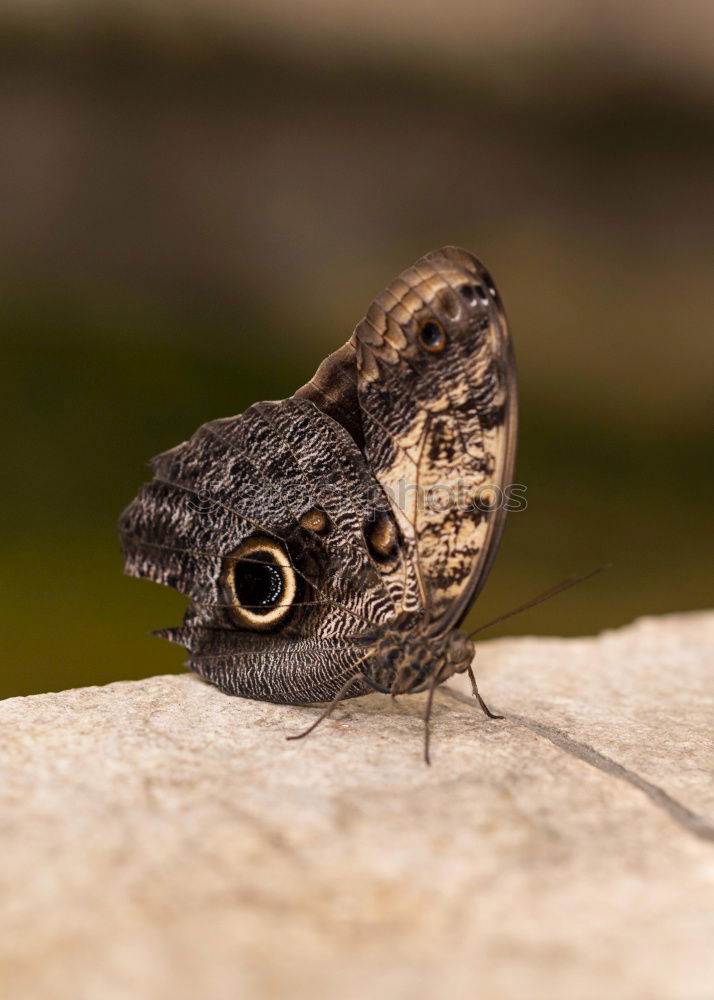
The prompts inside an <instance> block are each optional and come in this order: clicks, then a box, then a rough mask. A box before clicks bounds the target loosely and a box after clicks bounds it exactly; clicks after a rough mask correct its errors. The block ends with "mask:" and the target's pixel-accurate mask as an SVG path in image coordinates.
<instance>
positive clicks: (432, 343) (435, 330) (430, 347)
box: [419, 319, 446, 354]
mask: <svg viewBox="0 0 714 1000" xmlns="http://www.w3.org/2000/svg"><path fill="white" fill-rule="evenodd" d="M419 343H420V344H421V346H422V347H423V348H424V350H425V351H431V352H432V353H433V354H438V353H439V351H443V350H444V348H445V347H446V334H445V333H444V329H443V327H442V326H441V324H440V323H437V322H436V320H435V319H428V320H427V321H426V323H424V325H423V326H422V328H421V330H420V331H419Z"/></svg>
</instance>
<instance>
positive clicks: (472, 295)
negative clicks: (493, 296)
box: [459, 285, 488, 306]
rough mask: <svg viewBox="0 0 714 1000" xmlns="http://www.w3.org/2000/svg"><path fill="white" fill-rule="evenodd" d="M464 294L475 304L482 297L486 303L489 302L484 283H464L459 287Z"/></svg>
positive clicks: (469, 301)
mask: <svg viewBox="0 0 714 1000" xmlns="http://www.w3.org/2000/svg"><path fill="white" fill-rule="evenodd" d="M459 291H460V292H461V294H462V296H463V297H464V298H465V299H466V301H467V302H468V303H469V304H470V305H472V306H473V305H475V304H476V303H477V302H478V300H479V299H480V300H481V302H483V303H484V304H488V296H487V295H486V292H485V291H484V288H483V285H462V286H461V288H460V289H459Z"/></svg>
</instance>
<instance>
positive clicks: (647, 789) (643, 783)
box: [440, 687, 714, 842]
mask: <svg viewBox="0 0 714 1000" xmlns="http://www.w3.org/2000/svg"><path fill="white" fill-rule="evenodd" d="M440 693H442V694H446V695H448V696H449V697H450V698H454V699H455V700H456V701H460V702H462V703H463V704H464V705H469V706H470V707H471V708H475V707H476V706H475V704H474V701H473V698H472V697H470V696H469V695H465V694H462V693H461V692H460V691H454V690H453V689H451V688H448V687H442V688H441V689H440ZM499 714H501V715H503V716H504V717H505V718H506V719H508V720H509V721H510V722H515V723H516V725H519V726H523V727H524V729H529V730H530V731H531V732H533V733H535V734H536V735H537V736H542V737H543V738H544V739H546V740H548V741H549V742H550V743H552V744H553V745H554V746H557V747H559V748H560V749H561V750H564V751H565V752H566V753H569V754H570V755H571V756H573V757H577V758H578V760H582V761H583V762H584V763H586V764H590V766H591V767H595V768H597V769H598V770H599V771H602V772H603V773H605V774H609V775H610V776H611V777H613V778H617V780H618V781H624V782H625V783H626V784H628V785H632V787H633V788H637V789H638V790H639V791H640V792H643V793H644V794H645V795H646V796H647V798H648V799H649V800H650V802H652V803H653V804H654V805H655V806H656V807H657V808H658V809H661V810H662V811H663V812H666V813H667V815H668V816H669V817H670V818H671V819H673V820H674V821H675V823H677V824H678V825H679V826H680V827H681V828H682V829H683V830H685V831H686V832H687V833H690V834H692V835H693V836H695V837H697V838H698V839H699V840H706V841H711V842H714V823H712V822H711V821H710V820H708V819H707V818H706V816H701V815H700V814H699V813H695V812H693V811H692V810H691V809H688V808H687V807H686V806H684V805H682V803H681V802H678V801H677V799H674V798H672V796H671V795H668V794H667V792H665V791H664V789H663V788H660V787H659V785H654V784H652V782H651V781H647V779H646V778H643V777H641V775H639V774H637V773H636V772H635V771H630V770H628V768H626V767H623V765H622V764H618V763H617V761H614V760H612V758H610V757H606V756H605V754H602V753H600V752H599V751H598V750H595V749H594V748H593V747H591V746H589V745H588V744H587V743H581V742H580V741H579V740H574V739H573V738H572V737H571V736H568V735H566V733H563V732H561V730H560V729H556V728H555V727H554V726H547V725H545V724H544V723H542V722H536V721H535V720H533V719H529V718H527V717H526V716H524V715H516V714H515V713H513V712H500V713H499Z"/></svg>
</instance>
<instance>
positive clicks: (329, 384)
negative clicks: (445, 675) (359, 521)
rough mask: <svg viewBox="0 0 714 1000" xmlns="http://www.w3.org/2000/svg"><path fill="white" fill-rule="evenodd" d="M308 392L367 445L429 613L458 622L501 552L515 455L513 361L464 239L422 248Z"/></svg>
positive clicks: (490, 294)
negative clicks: (506, 493)
mask: <svg viewBox="0 0 714 1000" xmlns="http://www.w3.org/2000/svg"><path fill="white" fill-rule="evenodd" d="M300 394H302V395H306V396H308V397H309V398H312V399H314V400H315V401H316V402H317V405H318V406H321V407H322V408H323V409H324V410H325V412H329V413H331V415H333V416H335V418H336V419H338V420H340V421H341V422H342V423H343V425H344V426H345V427H346V428H347V429H348V430H349V431H350V434H351V435H352V437H353V439H354V440H355V441H356V442H357V443H358V444H360V447H361V448H362V450H363V452H364V454H365V455H366V456H367V457H368V461H369V465H370V470H371V472H372V474H373V475H374V477H375V478H376V480H377V481H378V482H379V484H380V485H381V486H382V487H383V488H384V490H385V492H386V493H387V494H388V496H389V497H390V499H391V501H392V505H393V509H394V511H395V516H396V518H397V520H398V522H399V527H400V530H401V533H402V535H403V537H404V539H405V540H408V543H409V545H410V547H411V554H412V558H413V559H414V561H415V566H416V569H417V574H418V582H419V587H420V594H421V602H422V604H423V606H424V608H425V609H426V613H427V615H428V616H429V619H430V621H431V622H432V623H433V625H434V628H435V629H436V630H438V631H442V630H446V629H447V628H451V627H453V626H454V625H456V624H457V623H458V622H459V621H460V620H461V619H462V618H463V616H464V614H465V613H466V611H467V610H468V607H469V605H470V603H471V601H472V600H473V598H474V597H475V595H476V594H477V593H478V590H479V589H480V587H481V586H482V585H483V582H484V581H485V579H486V575H487V573H488V570H489V569H490V566H491V563H492V561H493V558H494V556H495V553H496V549H497V547H498V542H499V539H500V535H501V531H502V528H503V521H504V517H505V508H504V506H503V503H502V499H503V490H504V488H505V487H506V486H508V485H509V484H510V483H511V479H512V476H513V467H514V458H515V447H516V420H517V392H516V377H515V362H514V357H513V350H512V346H511V341H510V336H509V332H508V327H507V323H506V319H505V314H504V311H503V308H502V305H501V302H500V299H499V296H498V293H497V292H496V289H495V286H494V284H493V282H492V280H491V278H490V276H489V274H488V272H487V271H486V269H485V268H484V267H483V265H482V264H480V262H479V261H477V260H476V258H475V257H474V256H473V255H472V254H470V253H468V252H467V251H465V250H460V249H458V248H456V247H446V248H444V249H442V250H439V251H435V252H434V253H431V254H428V255H427V256H426V257H423V258H422V259H421V260H419V261H418V262H417V263H416V264H415V265H414V266H413V267H411V268H409V269H408V270H406V271H404V272H403V273H402V274H401V275H400V276H399V277H398V278H397V279H395V281H393V282H392V284H391V285H390V286H389V287H388V288H387V289H385V291H384V292H382V293H381V294H380V295H379V296H377V298H376V299H375V300H374V302H373V303H372V305H371V306H370V308H369V310H368V312H367V315H366V316H365V318H364V319H363V320H362V321H361V323H359V324H358V326H357V328H356V330H355V332H354V334H353V336H352V339H351V340H350V341H349V342H348V344H347V345H345V347H344V348H342V349H341V350H340V351H338V352H336V353H335V354H334V355H332V356H331V357H330V358H328V359H327V360H326V361H325V362H324V363H323V365H322V366H321V367H320V369H318V371H317V373H316V375H315V377H314V378H313V380H312V381H311V382H310V383H308V385H307V386H305V387H303V389H302V390H300Z"/></svg>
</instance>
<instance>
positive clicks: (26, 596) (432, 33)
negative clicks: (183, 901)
mask: <svg viewBox="0 0 714 1000" xmlns="http://www.w3.org/2000/svg"><path fill="white" fill-rule="evenodd" d="M713 38H714V7H712V5H711V4H705V3H701V4H698V3H696V2H694V0H689V2H685V3H683V4H679V5H678V6H676V7H675V6H674V5H667V6H666V5H663V4H654V3H651V4H648V3H643V2H635V3H629V4H627V5H625V4H622V3H620V2H618V3H602V2H599V3H590V2H587V3H583V2H581V3H577V2H572V3H571V2H568V3H565V2H549V3H546V2H545V0H542V2H534V3H530V4H528V5H526V6H522V5H519V4H516V3H514V2H512V0H507V2H502V3H501V4H499V5H498V9H497V10H495V9H492V8H486V7H485V6H483V7H481V6H480V5H477V4H473V3H466V2H461V0H445V2H444V3H442V4H440V5H435V4H432V3H426V2H418V3H415V4H411V5H410V7H409V10H407V9H405V8H403V7H397V6H394V7H392V8H388V7H385V6H384V5H383V4H382V3H378V2H377V0H369V2H361V3H359V4H358V3H356V2H355V0H331V2H330V3H327V2H326V0H325V2H319V0H310V2H307V3H303V4H301V5H294V4H288V3H287V2H283V0H268V2H261V3H260V4H259V3H258V2H257V0H255V2H254V3H252V4H246V3H241V4H228V3H220V2H218V0H215V2H208V3H207V2H205V0H204V2H199V0H194V2H188V0H185V2H184V3H171V4H168V3H160V2H158V0H142V2H140V3H136V4H134V5H122V6H121V8H120V7H119V5H118V4H117V5H113V4H112V3H108V2H107V3H104V4H102V5H97V6H91V5H88V4H86V3H83V4H80V3H71V2H61V0H54V2H51V0H49V2H45V3H43V4H28V3H20V2H19V0H14V2H11V3H9V4H6V5H4V7H3V14H2V15H0V54H1V56H2V58H1V60H0V66H1V69H0V136H1V137H2V139H1V141H2V156H1V157H0V190H1V192H2V194H1V197H0V284H1V288H0V301H1V303H2V313H1V315H2V337H3V358H5V359H6V363H5V364H4V365H3V368H4V369H5V375H6V380H5V381H6V385H5V388H4V391H3V394H2V397H3V398H2V402H3V406H4V407H5V415H4V427H5V435H4V449H5V461H4V466H5V470H6V480H5V488H4V490H3V500H4V505H5V507H4V511H3V519H2V524H3V528H4V540H3V559H2V575H3V584H4V586H3V593H4V597H3V606H4V611H5V617H6V629H5V636H4V639H3V667H2V670H1V671H0V694H1V695H4V696H7V695H13V694H24V693H29V692H33V691H42V690H48V689H59V688H63V687H67V686H74V685H81V684H88V683H100V682H105V681H109V680H112V679H119V678H127V677H138V676H142V675H148V674H153V673H158V672H165V671H169V670H176V669H180V665H181V662H182V659H183V656H182V651H181V650H179V649H177V648H176V647H170V646H169V645H168V644H166V643H162V642H160V641H158V640H155V639H152V638H151V637H149V635H148V630H149V629H150V628H152V627H158V626H164V625H169V624H175V623H178V621H179V620H180V616H181V612H182V607H183V604H184V601H183V599H182V598H181V597H180V596H179V595H176V594H173V593H169V592H164V591H163V590H162V589H161V588H158V587H156V586H154V585H152V584H149V583H145V582H139V581H133V580H128V579H126V578H124V577H123V576H122V574H121V561H120V557H119V552H118V543H117V540H116V530H115V523H116V518H117V516H118V514H119V512H120V510H121V509H122V507H123V506H124V505H125V504H126V503H127V502H128V501H129V500H130V499H131V497H132V496H133V494H134V492H135V491H136V489H137V487H138V485H139V484H140V482H141V481H142V480H143V479H144V478H146V476H147V470H146V466H145V463H146V460H147V459H148V458H149V457H150V456H151V455H152V454H155V453H156V452H158V451H161V450H163V449H165V448H167V447H170V446H172V445H173V444H175V443H177V442H178V441H180V440H182V439H184V438H185V437H187V436H188V435H189V434H190V433H191V432H192V431H193V430H194V429H195V427H196V426H197V425H198V424H199V423H200V422H202V421H204V420H208V419H210V418H213V417H218V416H225V415H229V414H232V413H236V412H239V411H240V410H242V409H243V408H244V407H245V406H246V405H248V404H249V403H250V402H252V401H254V400H256V399H260V398H280V397H282V396H285V395H288V394H290V392H291V391H292V390H293V389H295V388H296V387H297V386H298V385H300V384H301V383H302V382H304V381H305V380H306V379H307V378H308V377H309V376H310V375H311V374H312V372H313V370H314V369H315V367H316V366H317V364H318V362H319V361H320V360H321V358H322V357H323V355H324V354H325V353H326V352H328V351H330V350H332V349H334V348H335V347H337V346H338V345H339V344H341V343H342V342H343V341H344V340H345V339H346V338H347V336H348V335H349V333H350V332H351V329H352V327H353V326H354V324H355V323H356V322H357V320H358V319H359V318H360V316H361V315H362V313H363V312H364V310H365V309H366V307H367V305H368V304H369V301H370V300H371V298H372V296H373V295H374V294H375V293H376V292H378V291H379V290H380V289H381V288H382V287H383V286H384V285H385V284H386V283H387V282H388V281H389V280H390V279H391V278H392V277H393V276H394V275H395V274H396V273H397V272H398V271H400V270H402V269H403V268H404V267H405V266H407V265H408V264H410V263H411V262H412V261H413V260H414V259H416V258H417V257H418V256H420V255H421V254H422V253H424V252H425V251H427V250H429V249H432V248H435V247H437V246H440V245H442V244H444V243H458V244H462V245H464V246H466V247H468V248H469V249H471V250H473V251H474V252H475V253H476V254H477V255H478V256H480V257H481V258H482V259H483V260H484V261H485V262H486V263H487V265H488V266H489V268H490V269H491V270H492V272H493V274H494V276H495V278H496V281H497V283H498V285H499V288H500V290H501V293H502V295H503V298H504V300H505V303H506V307H507V310H508V312H509V316H510V320H511V324H512V328H513V332H514V337H515V341H516V347H517V351H518V358H519V366H520V380H521V388H522V395H523V408H522V425H521V426H522V432H521V449H520V456H519V464H518V470H517V479H518V481H519V482H522V483H525V484H526V485H527V487H528V500H529V506H528V509H527V511H526V512H524V513H518V514H516V515H513V516H512V517H511V520H510V523H509V525H508V527H507V530H506V534H505V537H504V543H503V546H502V552H501V555H500V557H499V559H498V560H497V562H496V566H495V569H494V571H493V574H492V577H491V580H490V582H489V585H488V586H487V588H486V590H485V591H484V594H483V596H482V598H481V599H480V601H479V604H478V607H477V608H476V609H475V610H474V612H472V616H471V618H472V621H473V623H474V624H475V623H476V622H478V621H479V620H484V618H487V617H491V616H493V615H495V614H497V613H498V612H500V611H501V610H503V609H504V608H508V607H510V606H511V605H513V604H514V603H517V602H519V601H521V600H522V599H526V598H528V597H530V596H532V594H533V593H535V592H537V591H539V590H540V589H543V588H545V587H547V586H548V585H550V584H551V583H553V582H555V581H557V580H558V579H559V578H560V577H561V576H563V575H565V574H567V573H569V572H571V571H582V570H585V569H588V568H590V567H591V566H593V565H597V564H599V563H602V562H606V561H612V562H613V563H615V568H614V569H613V570H612V571H611V572H610V573H608V574H606V575H605V576H602V577H599V578H598V579H597V580H595V581H593V582H591V583H588V584H585V585H584V586H582V587H581V588H578V589H576V590H574V591H572V592H570V593H569V594H567V595H565V596H563V597H561V598H559V599H557V600H556V601H554V602H553V603H551V604H547V605H544V606H543V607H541V608H539V609H538V610H535V611H531V612H529V613H527V614H524V615H523V616H522V617H521V618H516V619H514V620H513V621H512V622H508V623H507V624H506V625H504V626H503V627H502V629H501V632H502V633H503V632H508V633H515V632H537V633H548V632H552V633H560V634H578V633H583V632H592V631H598V630H600V629H602V628H605V627H608V626H614V625H618V624H621V623H623V622H627V621H629V620H630V619H632V618H633V617H634V616H636V615H639V614H643V613H650V612H666V611H674V610H680V609H687V608H695V607H702V606H706V605H710V604H711V603H712V583H711V581H712V555H713V549H714V539H713V537H712V531H711V520H710V517H711V514H710V511H711V489H712V485H713V483H712V480H713V473H712V467H713V464H712V458H713V457H714V456H713V455H712V450H713V449H712V441H711V437H712V435H711V431H712V420H711V416H712V414H711V395H712V390H711V385H712V362H713V361H714V340H713V338H712V328H711V317H712V307H713V305H714V283H713V282H712V270H713V269H714V244H713V241H712V231H713V222H714V199H713V197H712V196H713V194H714V129H713V125H714V100H713V98H714V60H713V59H712V55H713V54H714V53H712V39H713ZM494 634H498V632H494ZM623 669H624V668H623Z"/></svg>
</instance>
